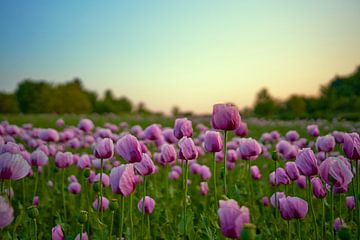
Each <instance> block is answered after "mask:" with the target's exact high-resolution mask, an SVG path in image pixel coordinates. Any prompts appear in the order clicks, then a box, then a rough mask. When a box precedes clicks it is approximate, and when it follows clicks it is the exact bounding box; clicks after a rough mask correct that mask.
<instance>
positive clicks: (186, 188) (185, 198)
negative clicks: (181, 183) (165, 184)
mask: <svg viewBox="0 0 360 240" xmlns="http://www.w3.org/2000/svg"><path fill="white" fill-rule="evenodd" d="M188 164H189V162H188V161H186V162H185V192H184V239H186V223H187V221H186V206H187V191H188V184H187V180H188Z"/></svg>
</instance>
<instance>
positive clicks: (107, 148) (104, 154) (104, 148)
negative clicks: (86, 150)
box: [94, 138, 114, 159]
mask: <svg viewBox="0 0 360 240" xmlns="http://www.w3.org/2000/svg"><path fill="white" fill-rule="evenodd" d="M113 155H114V143H113V141H112V140H111V139H110V138H104V139H101V140H100V141H99V142H97V143H96V144H95V146H94V156H95V157H96V158H101V159H107V158H111V157H112V156H113Z"/></svg>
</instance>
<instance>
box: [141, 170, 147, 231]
mask: <svg viewBox="0 0 360 240" xmlns="http://www.w3.org/2000/svg"><path fill="white" fill-rule="evenodd" d="M145 197H146V177H145V176H144V191H143V201H142V214H143V215H142V217H141V237H145V236H144V220H145Z"/></svg>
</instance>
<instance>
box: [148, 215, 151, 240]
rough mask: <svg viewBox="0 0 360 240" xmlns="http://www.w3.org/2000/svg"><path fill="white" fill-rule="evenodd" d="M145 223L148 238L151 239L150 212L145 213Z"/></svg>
mask: <svg viewBox="0 0 360 240" xmlns="http://www.w3.org/2000/svg"><path fill="white" fill-rule="evenodd" d="M147 225H148V234H149V239H151V228H150V214H148V215H147Z"/></svg>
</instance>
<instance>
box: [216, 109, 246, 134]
mask: <svg viewBox="0 0 360 240" xmlns="http://www.w3.org/2000/svg"><path fill="white" fill-rule="evenodd" d="M240 122H241V117H240V113H239V110H238V109H237V107H236V106H234V105H231V104H215V105H214V106H213V112H212V116H211V124H212V127H213V128H215V129H220V130H225V131H232V130H235V129H237V128H239V126H240Z"/></svg>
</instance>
